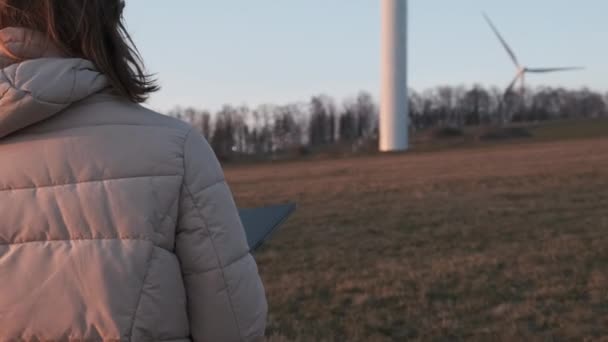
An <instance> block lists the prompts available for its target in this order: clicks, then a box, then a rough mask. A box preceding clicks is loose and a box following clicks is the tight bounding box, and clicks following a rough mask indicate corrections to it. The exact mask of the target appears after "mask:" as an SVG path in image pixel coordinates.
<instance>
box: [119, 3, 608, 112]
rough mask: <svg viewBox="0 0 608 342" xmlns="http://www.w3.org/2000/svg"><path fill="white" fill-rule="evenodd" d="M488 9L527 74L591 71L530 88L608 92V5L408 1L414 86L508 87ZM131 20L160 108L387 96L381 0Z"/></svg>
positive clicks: (135, 12) (179, 9)
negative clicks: (572, 68)
mask: <svg viewBox="0 0 608 342" xmlns="http://www.w3.org/2000/svg"><path fill="white" fill-rule="evenodd" d="M482 10H485V11H486V12H487V13H488V14H489V15H490V16H491V17H492V19H493V20H494V22H495V24H496V25H497V26H498V28H499V30H500V31H501V32H502V33H503V35H504V36H505V38H506V39H507V41H508V42H509V43H510V44H511V46H512V47H513V49H514V50H515V52H516V54H517V55H518V57H519V59H520V61H521V62H522V64H526V65H529V66H532V67H534V66H536V67H550V66H568V65H583V66H585V67H587V69H586V70H585V71H582V72H572V73H562V74H554V75H541V76H531V77H528V84H529V85H532V86H533V85H539V84H547V85H554V86H567V87H581V86H588V87H591V88H594V89H598V90H601V91H607V90H608V18H607V15H608V1H606V0H579V1H575V0H508V1H507V0H410V34H409V38H410V51H409V54H410V59H409V65H410V74H409V81H410V86H411V87H413V88H415V89H418V90H422V89H424V88H427V87H433V86H436V85H440V84H453V85H457V84H464V85H468V84H472V83H475V82H479V83H482V84H486V85H499V86H501V87H503V86H506V84H508V83H509V82H510V80H511V79H512V77H513V76H514V72H515V70H514V67H513V65H512V64H511V62H510V60H509V59H508V57H507V56H506V54H505V52H504V51H503V50H502V47H501V46H500V45H499V43H498V42H497V40H496V39H495V37H494V36H493V34H492V32H491V31H490V30H489V28H488V26H487V25H486V23H485V22H484V21H483V19H482V17H481V11H482ZM126 17H127V24H128V27H129V29H130V31H131V32H132V34H133V37H134V40H135V42H136V44H137V45H138V47H139V49H140V51H141V53H142V55H143V57H144V60H145V62H146V65H147V67H148V69H149V71H151V72H154V73H156V74H157V76H158V78H159V79H160V83H161V85H162V87H163V90H162V91H161V92H159V93H157V94H155V95H153V97H152V98H151V100H150V101H149V106H151V107H153V108H156V109H158V110H162V111H165V110H168V109H170V108H172V107H173V106H175V105H181V106H196V107H204V108H208V109H213V110H215V109H217V108H219V107H220V106H221V105H222V104H224V103H232V104H249V105H253V106H255V105H258V104H261V103H277V104H281V103H286V102H290V101H305V100H307V99H308V98H309V97H310V96H311V95H314V94H319V93H327V94H329V95H332V96H334V97H337V98H346V97H348V96H351V95H354V94H356V93H357V92H358V91H359V90H367V91H370V92H371V93H372V94H374V95H375V96H377V95H378V93H379V90H378V89H379V78H380V75H379V74H380V72H379V71H380V67H379V64H380V58H379V47H380V37H379V35H380V0H179V1H167V0H127V12H126Z"/></svg>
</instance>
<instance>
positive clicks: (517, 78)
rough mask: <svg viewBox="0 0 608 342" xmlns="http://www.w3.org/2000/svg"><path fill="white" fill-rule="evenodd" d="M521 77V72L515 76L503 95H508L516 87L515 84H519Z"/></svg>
mask: <svg viewBox="0 0 608 342" xmlns="http://www.w3.org/2000/svg"><path fill="white" fill-rule="evenodd" d="M520 77H521V74H517V76H515V78H514V79H513V81H512V82H511V83H510V84H509V86H508V87H507V89H506V90H505V94H504V95H503V96H507V95H508V94H509V93H510V92H511V91H512V90H513V88H515V85H516V84H517V81H519V78H520Z"/></svg>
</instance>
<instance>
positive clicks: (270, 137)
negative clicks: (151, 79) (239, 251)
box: [169, 85, 608, 159]
mask: <svg viewBox="0 0 608 342" xmlns="http://www.w3.org/2000/svg"><path fill="white" fill-rule="evenodd" d="M409 109H410V113H409V115H410V121H409V122H410V127H409V129H410V130H412V131H421V130H426V129H432V128H437V127H439V128H441V127H450V128H460V129H461V128H463V127H465V126H480V125H503V124H508V123H513V122H538V121H547V120H559V119H574V118H599V117H608V93H606V94H600V93H599V92H595V91H592V90H589V89H586V88H583V89H578V90H571V89H564V88H551V87H539V88H536V89H526V90H525V91H524V92H511V93H509V94H503V92H502V91H501V90H500V89H499V88H496V87H491V88H485V87H482V86H479V85H475V86H472V87H464V86H458V87H453V86H439V87H436V88H433V89H428V90H425V91H422V92H416V91H414V90H410V91H409ZM169 115H171V116H174V117H177V118H179V119H182V120H184V121H186V122H188V123H190V124H191V125H193V126H194V127H195V128H197V129H198V130H199V131H200V132H201V133H202V134H203V135H204V136H205V137H206V138H207V140H208V141H209V142H210V144H211V145H212V147H213V148H214V150H215V152H216V153H217V155H218V157H220V158H221V159H230V158H232V157H235V156H243V155H248V156H267V155H273V154H277V153H282V152H288V151H299V152H300V153H306V152H307V151H310V150H314V149H318V148H322V147H327V146H332V145H336V144H341V145H344V146H352V147H356V146H359V145H361V144H365V143H366V142H369V141H373V140H376V139H377V137H378V115H379V107H378V104H377V103H376V101H375V99H374V98H373V97H372V96H371V95H370V94H369V93H367V92H361V93H359V94H358V95H357V96H355V97H353V98H350V99H346V100H344V101H342V102H340V103H339V102H338V101H337V100H336V99H334V98H332V97H330V96H328V95H317V96H313V97H312V98H311V99H310V101H308V102H297V103H288V104H284V105H272V104H266V105H260V106H258V107H256V108H251V107H248V106H245V105H243V106H234V105H224V106H223V107H222V108H221V109H220V110H219V111H217V112H215V113H211V112H210V111H208V110H204V109H197V108H181V107H176V108H174V109H173V110H172V111H170V113H169ZM404 129H406V128H405V127H404Z"/></svg>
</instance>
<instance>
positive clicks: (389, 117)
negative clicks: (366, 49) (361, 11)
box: [380, 0, 409, 152]
mask: <svg viewBox="0 0 608 342" xmlns="http://www.w3.org/2000/svg"><path fill="white" fill-rule="evenodd" d="M381 7H382V89H381V104H380V151H382V152H390V151H405V150H407V148H408V126H409V123H408V121H409V120H408V102H407V101H408V100H407V0H381Z"/></svg>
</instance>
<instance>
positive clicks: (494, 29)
mask: <svg viewBox="0 0 608 342" xmlns="http://www.w3.org/2000/svg"><path fill="white" fill-rule="evenodd" d="M483 17H484V18H485V19H486V22H487V23H488V25H490V28H491V29H492V31H494V34H495V35H496V37H497V38H498V40H499V41H500V43H501V44H502V46H503V47H504V48H505V50H506V51H507V53H508V54H509V56H510V57H511V60H512V61H513V63H515V66H516V67H518V68H520V67H521V65H520V64H519V61H518V60H517V56H515V53H514V52H513V50H512V49H511V47H510V46H509V44H507V41H506V40H505V39H504V38H503V37H502V35H501V34H500V32H498V29H497V28H496V26H494V23H492V20H490V17H488V15H487V14H486V13H483Z"/></svg>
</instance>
